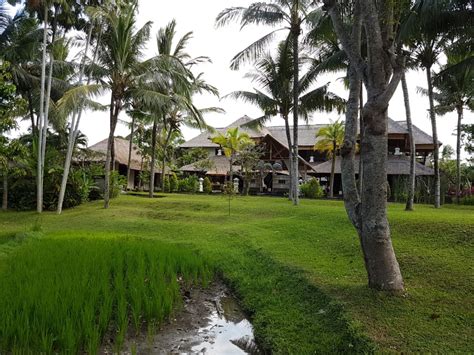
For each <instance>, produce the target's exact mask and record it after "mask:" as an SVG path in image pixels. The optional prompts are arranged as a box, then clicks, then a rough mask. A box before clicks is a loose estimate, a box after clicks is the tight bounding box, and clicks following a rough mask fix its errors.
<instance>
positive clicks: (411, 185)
mask: <svg viewBox="0 0 474 355" xmlns="http://www.w3.org/2000/svg"><path fill="white" fill-rule="evenodd" d="M401 82H402V90H403V101H404V103H405V113H406V119H407V128H408V141H409V143H410V176H409V177H408V197H407V203H406V206H405V210H406V211H413V204H414V201H415V183H416V180H415V179H416V172H415V167H416V146H415V140H414V138H413V124H412V122H411V109H410V97H409V95H408V86H407V80H406V77H405V73H403V76H402V79H401Z"/></svg>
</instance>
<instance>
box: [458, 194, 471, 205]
mask: <svg viewBox="0 0 474 355" xmlns="http://www.w3.org/2000/svg"><path fill="white" fill-rule="evenodd" d="M459 203H460V204H461V205H469V206H474V196H466V197H463V198H461V200H460V201H459Z"/></svg>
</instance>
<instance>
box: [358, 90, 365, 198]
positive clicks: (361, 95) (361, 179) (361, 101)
mask: <svg viewBox="0 0 474 355" xmlns="http://www.w3.org/2000/svg"><path fill="white" fill-rule="evenodd" d="M362 89H363V88H362V81H361V82H360V92H359V139H360V141H362V137H363V136H364V131H363V130H362V127H364V115H363V114H362V109H363V108H364V91H363V90H362ZM363 170H364V169H363V168H362V159H360V157H359V181H358V183H359V186H358V188H359V194H361V193H362V187H363V185H364V176H363V175H362V171H363Z"/></svg>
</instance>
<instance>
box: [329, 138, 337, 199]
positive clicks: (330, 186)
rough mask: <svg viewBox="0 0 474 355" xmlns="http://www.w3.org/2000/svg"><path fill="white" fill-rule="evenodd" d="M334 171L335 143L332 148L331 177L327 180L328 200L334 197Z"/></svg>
mask: <svg viewBox="0 0 474 355" xmlns="http://www.w3.org/2000/svg"><path fill="white" fill-rule="evenodd" d="M335 170H336V142H333V146H332V163H331V177H330V179H329V198H333V197H334V172H335Z"/></svg>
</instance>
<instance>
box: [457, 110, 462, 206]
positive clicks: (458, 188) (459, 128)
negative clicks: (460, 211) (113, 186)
mask: <svg viewBox="0 0 474 355" xmlns="http://www.w3.org/2000/svg"><path fill="white" fill-rule="evenodd" d="M456 111H457V113H458V127H457V134H456V203H457V204H458V205H459V203H460V199H461V196H460V195H461V122H462V118H463V106H462V104H461V105H459V106H458V107H457V108H456Z"/></svg>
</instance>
